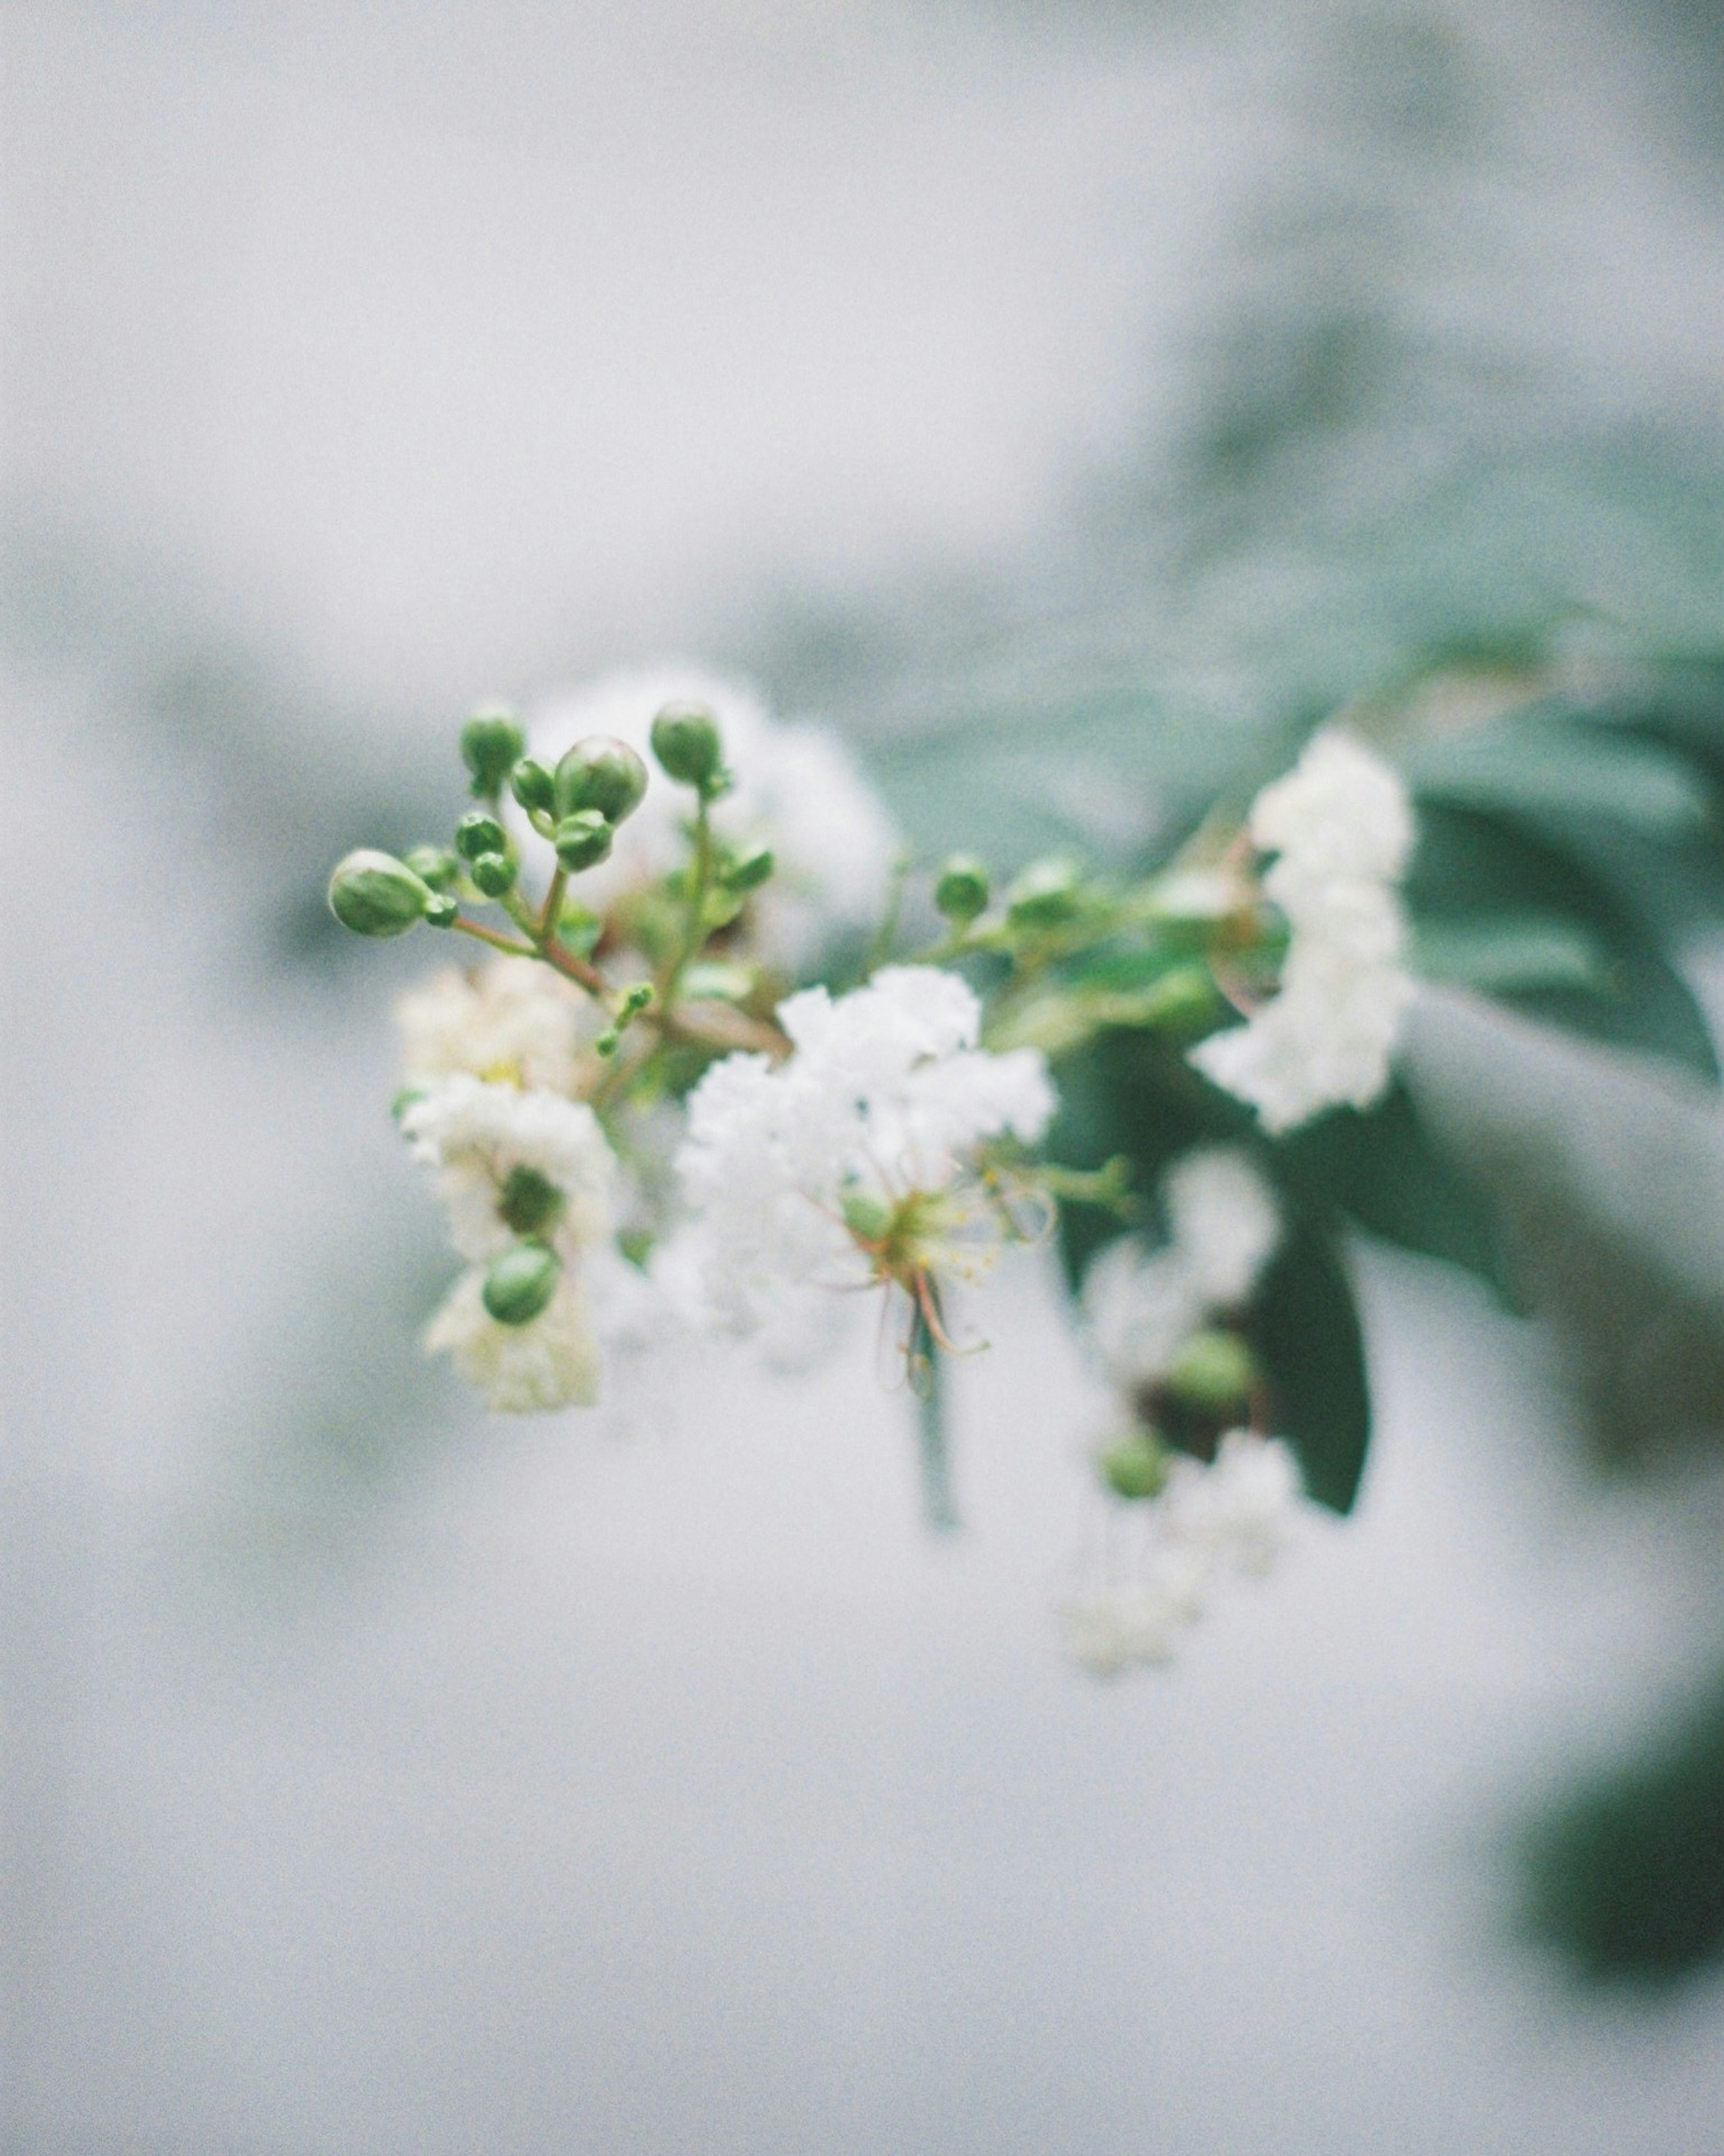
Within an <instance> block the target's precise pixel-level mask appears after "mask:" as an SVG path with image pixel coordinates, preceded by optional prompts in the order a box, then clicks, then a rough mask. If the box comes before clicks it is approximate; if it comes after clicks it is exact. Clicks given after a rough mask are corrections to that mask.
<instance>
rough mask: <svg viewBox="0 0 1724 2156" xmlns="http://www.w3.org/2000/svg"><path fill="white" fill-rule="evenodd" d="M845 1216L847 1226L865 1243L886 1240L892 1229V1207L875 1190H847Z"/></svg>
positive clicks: (845, 1194)
mask: <svg viewBox="0 0 1724 2156" xmlns="http://www.w3.org/2000/svg"><path fill="white" fill-rule="evenodd" d="M844 1225H845V1227H847V1228H848V1229H849V1231H850V1233H851V1234H852V1235H855V1236H859V1238H860V1239H861V1240H862V1241H863V1242H865V1243H880V1242H884V1241H885V1238H886V1236H887V1235H889V1234H890V1231H891V1226H892V1209H891V1207H890V1205H889V1204H887V1203H886V1201H885V1199H884V1198H882V1197H880V1195H879V1193H877V1192H875V1191H872V1190H848V1191H846V1192H845V1193H844Z"/></svg>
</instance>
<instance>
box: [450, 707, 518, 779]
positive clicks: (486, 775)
mask: <svg viewBox="0 0 1724 2156" xmlns="http://www.w3.org/2000/svg"><path fill="white" fill-rule="evenodd" d="M525 747H526V735H525V734H523V733H522V731H521V721H520V720H519V719H517V718H516V716H515V714H514V712H513V711H511V710H510V709H509V707H508V706H507V705H506V704H481V705H480V707H479V709H478V710H477V711H475V712H474V714H473V716H472V717H471V718H470V719H469V720H468V721H467V723H466V725H465V726H463V727H462V729H461V761H462V762H464V764H465V765H466V767H467V768H468V770H469V771H470V772H471V773H472V774H473V791H474V792H475V793H478V794H482V795H483V796H484V797H485V799H487V800H490V799H493V798H495V796H496V795H497V794H498V793H500V792H501V790H502V785H503V781H504V780H505V778H507V777H508V776H509V769H510V766H511V764H513V763H514V762H515V760H516V757H518V756H519V755H520V754H521V751H522V749H524V748H525Z"/></svg>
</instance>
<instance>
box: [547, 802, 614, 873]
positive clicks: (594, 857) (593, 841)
mask: <svg viewBox="0 0 1724 2156" xmlns="http://www.w3.org/2000/svg"><path fill="white" fill-rule="evenodd" d="M613 835H614V834H613V832H612V829H611V827H610V825H609V824H608V823H607V822H606V821H605V819H604V818H603V816H601V815H600V814H599V813H598V809H596V808H577V810H576V811H575V813H574V814H573V815H572V816H565V817H564V818H563V819H562V822H561V823H560V824H558V825H557V860H560V861H561V862H562V865H563V866H564V867H565V868H566V869H567V870H568V872H569V874H570V875H579V873H580V872H581V870H582V869H590V868H593V867H595V866H596V865H598V863H599V862H600V861H602V860H603V859H604V857H605V855H607V854H608V853H609V851H610V850H611V839H612V838H613Z"/></svg>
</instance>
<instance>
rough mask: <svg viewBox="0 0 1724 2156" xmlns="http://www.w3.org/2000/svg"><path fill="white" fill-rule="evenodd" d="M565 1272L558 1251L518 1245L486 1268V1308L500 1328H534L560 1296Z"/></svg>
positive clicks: (540, 1245) (528, 1244)
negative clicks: (560, 1280)
mask: <svg viewBox="0 0 1724 2156" xmlns="http://www.w3.org/2000/svg"><path fill="white" fill-rule="evenodd" d="M561 1272H562V1261H561V1260H560V1259H559V1258H558V1257H557V1253H556V1251H555V1250H550V1249H548V1248H547V1247H546V1245H544V1244H543V1243H517V1244H516V1245H515V1247H514V1249H513V1250H505V1251H504V1253H503V1255H502V1256H501V1257H500V1258H493V1259H492V1260H491V1261H490V1265H488V1266H487V1267H486V1269H485V1286H484V1289H483V1290H482V1291H481V1292H482V1293H483V1296H484V1298H485V1308H486V1309H487V1310H488V1311H489V1312H490V1314H491V1316H492V1317H495V1319H496V1321H497V1322H498V1324H499V1325H531V1323H532V1322H533V1320H534V1319H535V1318H536V1317H538V1315H539V1314H540V1312H541V1311H542V1310H543V1309H544V1308H545V1306H546V1304H547V1303H548V1302H549V1301H550V1300H551V1298H552V1296H553V1295H555V1294H556V1292H557V1277H558V1276H559V1275H560V1274H561Z"/></svg>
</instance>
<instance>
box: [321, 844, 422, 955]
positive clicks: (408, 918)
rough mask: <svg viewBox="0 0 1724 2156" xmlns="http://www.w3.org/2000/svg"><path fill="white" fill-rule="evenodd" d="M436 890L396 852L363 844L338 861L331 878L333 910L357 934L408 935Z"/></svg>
mask: <svg viewBox="0 0 1724 2156" xmlns="http://www.w3.org/2000/svg"><path fill="white" fill-rule="evenodd" d="M431 896H432V893H431V891H430V889H429V887H428V885H427V884H426V883H425V882H424V881H423V879H422V878H421V877H418V876H416V875H414V874H413V870H411V869H410V868H409V867H408V865H407V863H406V862H405V861H398V860H396V858H395V856H394V855H393V854H380V853H376V852H374V851H373V850H372V848H370V847H369V846H362V847H361V848H360V849H359V850H358V851H357V853H351V854H349V855H347V857H346V860H341V861H337V862H336V870H335V874H334V875H332V876H331V878H330V880H329V910H330V911H331V913H332V914H334V916H335V917H336V920H337V921H340V922H341V926H342V927H343V928H351V930H352V931H353V933H354V934H355V935H356V936H404V935H406V933H407V932H408V929H409V928H411V927H413V923H414V922H415V921H420V920H423V918H424V915H425V909H426V907H427V906H428V904H429V903H430V900H431Z"/></svg>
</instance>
